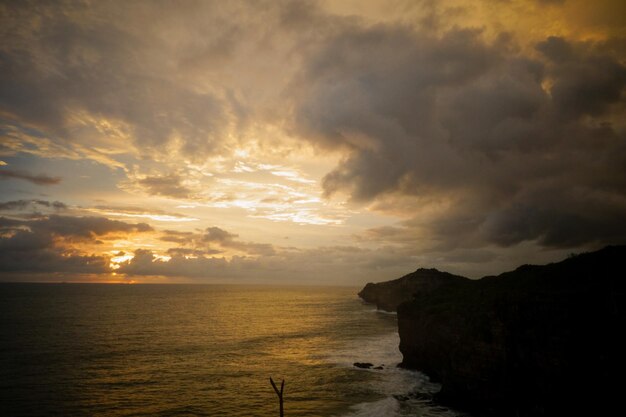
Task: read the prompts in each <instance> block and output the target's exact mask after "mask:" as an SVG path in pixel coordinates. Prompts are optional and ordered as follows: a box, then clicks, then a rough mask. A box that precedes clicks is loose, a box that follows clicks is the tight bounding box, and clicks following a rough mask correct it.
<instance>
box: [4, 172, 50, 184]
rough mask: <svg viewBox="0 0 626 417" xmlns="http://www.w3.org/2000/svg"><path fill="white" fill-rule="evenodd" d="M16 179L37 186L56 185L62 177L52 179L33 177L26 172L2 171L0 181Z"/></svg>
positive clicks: (39, 175)
mask: <svg viewBox="0 0 626 417" xmlns="http://www.w3.org/2000/svg"><path fill="white" fill-rule="evenodd" d="M11 178H15V179H18V180H25V181H28V182H31V183H33V184H36V185H56V184H58V183H60V182H61V178H60V177H50V176H48V175H45V174H38V175H33V174H30V173H28V172H26V171H16V170H11V169H2V170H0V180H8V179H11Z"/></svg>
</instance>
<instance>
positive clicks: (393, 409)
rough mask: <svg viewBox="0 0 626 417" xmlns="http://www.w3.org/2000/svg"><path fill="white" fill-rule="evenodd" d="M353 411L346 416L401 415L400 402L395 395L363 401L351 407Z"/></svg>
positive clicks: (378, 416) (376, 416) (374, 416)
mask: <svg viewBox="0 0 626 417" xmlns="http://www.w3.org/2000/svg"><path fill="white" fill-rule="evenodd" d="M351 408H352V411H351V412H350V413H348V414H345V415H344V416H345V417H386V416H389V417H391V416H399V415H400V414H399V412H400V402H399V401H398V400H396V399H395V398H393V397H387V398H384V399H382V400H380V401H374V402H370V403H361V404H357V405H354V406H352V407H351Z"/></svg>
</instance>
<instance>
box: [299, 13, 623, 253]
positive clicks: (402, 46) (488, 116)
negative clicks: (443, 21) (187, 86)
mask: <svg viewBox="0 0 626 417" xmlns="http://www.w3.org/2000/svg"><path fill="white" fill-rule="evenodd" d="M536 50H537V52H538V55H537V56H531V55H528V56H526V55H524V54H523V53H522V52H521V51H520V50H519V48H516V47H515V45H513V44H512V43H511V40H510V39H507V38H506V37H501V38H500V39H497V40H495V41H494V42H492V43H489V42H487V41H485V40H484V38H483V36H482V35H481V33H480V32H478V31H468V30H452V31H450V32H447V33H444V34H443V35H441V36H434V35H432V34H429V33H422V32H419V31H414V30H411V29H407V28H397V27H396V28H391V27H387V26H384V25H379V26H376V27H372V28H366V29H364V28H351V29H348V30H346V31H344V32H342V33H340V34H339V35H336V36H332V37H329V39H328V40H327V42H325V43H323V44H322V45H321V46H320V47H319V48H318V49H317V50H316V52H315V53H314V54H313V55H312V56H311V58H310V59H309V60H307V61H306V65H305V67H304V70H303V72H302V73H301V75H300V77H301V78H300V80H299V82H296V83H295V84H294V86H293V96H294V125H293V128H294V130H295V131H296V132H298V133H299V134H300V135H302V137H304V138H307V139H308V140H310V141H311V142H313V143H315V144H317V145H319V146H321V147H324V148H330V149H344V150H345V152H346V154H347V157H346V158H345V159H344V160H343V161H342V162H340V163H339V165H338V166H337V167H336V168H335V169H334V170H333V171H331V172H330V173H329V174H327V175H326V177H325V178H324V181H323V186H324V189H325V191H326V193H327V194H329V195H330V194H334V193H337V192H346V193H348V194H349V195H350V196H351V198H352V199H353V200H355V201H365V202H369V201H376V200H378V199H380V198H383V197H385V198H387V199H389V198H393V196H396V197H397V198H398V199H399V200H401V199H402V198H403V196H408V197H411V196H413V197H420V196H433V198H439V199H441V200H442V201H446V202H447V203H448V204H447V205H446V206H445V208H443V209H442V210H441V211H440V212H438V213H437V214H436V215H435V216H434V217H433V216H432V215H431V216H430V217H429V218H428V219H427V220H424V219H423V218H422V217H423V216H422V217H420V218H416V219H414V220H413V221H408V222H406V223H405V224H402V225H400V227H398V228H397V229H398V230H395V232H397V233H393V234H392V235H390V236H389V239H391V241H396V242H397V239H403V240H404V241H405V242H409V241H411V236H419V237H421V238H422V239H427V240H428V239H429V240H431V241H436V242H438V243H437V244H436V245H435V246H438V247H440V248H444V247H449V248H450V247H455V246H461V247H462V246H464V245H466V246H468V247H480V246H484V245H488V244H494V243H495V244H498V245H514V244H517V243H520V242H523V241H526V240H534V241H538V242H539V243H540V244H541V245H545V246H550V247H572V246H580V245H586V244H599V243H610V242H615V241H619V240H623V239H626V228H625V227H624V222H623V221H622V220H621V219H623V217H624V214H626V187H625V185H626V136H625V131H624V126H623V112H624V108H625V106H624V105H625V104H626V103H625V100H624V87H625V85H626V67H624V65H623V63H622V61H621V57H620V56H618V55H615V54H614V52H613V51H610V50H608V49H607V48H606V47H605V44H604V43H597V44H594V43H592V42H587V43H575V42H570V41H568V40H567V39H563V38H556V37H550V38H547V39H546V40H545V41H542V42H540V43H539V44H537V46H536ZM415 208H416V209H419V206H415ZM406 214H409V213H406ZM391 231H393V230H391V229H390V230H387V231H386V232H387V233H389V232H391ZM381 232H382V233H384V232H385V231H384V230H378V231H377V233H378V234H379V236H378V238H379V239H380V240H385V239H384V238H383V236H382V234H381ZM416 240H417V239H416ZM407 244H408V243H407Z"/></svg>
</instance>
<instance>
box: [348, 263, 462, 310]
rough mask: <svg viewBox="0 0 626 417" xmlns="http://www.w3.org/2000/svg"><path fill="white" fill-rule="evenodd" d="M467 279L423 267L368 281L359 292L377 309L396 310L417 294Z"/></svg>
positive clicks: (423, 293) (427, 292)
mask: <svg viewBox="0 0 626 417" xmlns="http://www.w3.org/2000/svg"><path fill="white" fill-rule="evenodd" d="M462 281H469V280H468V279H467V278H465V277H461V276H458V275H453V274H449V273H447V272H441V271H438V270H436V269H423V268H420V269H418V270H417V271H415V272H413V273H411V274H408V275H405V276H403V277H402V278H398V279H394V280H392V281H386V282H380V283H376V284H374V283H371V282H370V283H368V284H367V285H366V286H365V287H364V288H363V289H362V290H361V291H360V292H359V297H361V298H362V299H363V300H364V301H366V302H368V303H371V304H376V307H377V308H378V309H379V310H385V311H396V308H397V307H398V305H399V304H401V303H403V302H405V301H409V300H411V299H413V297H414V296H417V295H425V294H429V293H430V292H431V291H433V290H435V289H437V288H439V287H440V286H442V285H448V284H451V283H455V282H462Z"/></svg>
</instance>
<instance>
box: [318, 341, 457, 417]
mask: <svg viewBox="0 0 626 417" xmlns="http://www.w3.org/2000/svg"><path fill="white" fill-rule="evenodd" d="M399 344H400V337H399V335H398V333H397V332H390V333H387V334H382V335H378V336H375V337H370V338H364V339H359V340H354V341H353V342H352V343H351V344H349V345H348V346H346V347H345V348H344V349H340V350H338V351H336V352H333V354H332V355H331V356H329V357H328V358H327V360H329V361H330V362H332V363H335V364H337V365H340V366H345V367H351V368H353V369H354V371H355V372H374V373H376V374H377V378H374V379H371V380H370V381H369V384H370V388H371V389H372V391H373V392H375V393H378V394H379V395H382V396H384V398H383V399H381V400H377V401H370V402H363V403H359V404H355V405H354V406H352V407H351V410H350V412H348V413H347V414H344V415H343V416H342V417H369V416H372V417H374V416H376V417H399V416H415V415H420V416H425V417H426V416H432V417H444V416H445V417H451V416H456V415H458V414H456V413H454V412H452V411H450V410H447V409H443V408H440V407H436V406H433V405H432V404H431V403H430V402H429V401H427V400H424V399H416V398H407V396H408V394H410V393H416V392H419V393H422V394H433V393H436V392H437V391H439V389H440V386H439V385H438V384H434V383H431V382H430V381H429V378H428V377H427V376H426V375H424V374H422V373H420V372H416V371H409V370H406V369H402V368H398V367H397V365H398V363H400V362H401V361H402V354H401V353H400V350H399V349H398V345H399ZM354 362H369V363H372V364H373V365H374V367H376V366H379V365H384V366H383V369H373V368H372V369H359V368H355V367H354V365H353V364H354ZM396 397H398V398H402V397H405V398H407V399H404V400H398V399H397V398H396Z"/></svg>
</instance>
